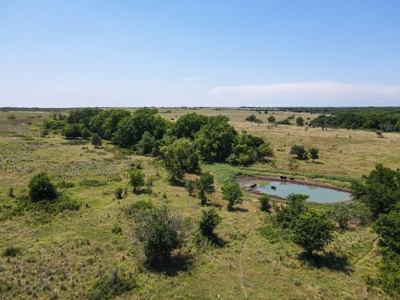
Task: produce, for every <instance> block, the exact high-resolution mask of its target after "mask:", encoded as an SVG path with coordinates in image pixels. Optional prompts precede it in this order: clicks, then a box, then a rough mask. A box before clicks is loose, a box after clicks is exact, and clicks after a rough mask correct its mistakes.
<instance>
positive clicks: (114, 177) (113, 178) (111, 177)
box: [107, 174, 122, 182]
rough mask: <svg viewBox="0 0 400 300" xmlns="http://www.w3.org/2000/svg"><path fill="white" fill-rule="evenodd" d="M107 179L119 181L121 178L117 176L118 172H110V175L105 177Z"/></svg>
mask: <svg viewBox="0 0 400 300" xmlns="http://www.w3.org/2000/svg"><path fill="white" fill-rule="evenodd" d="M107 179H108V180H109V181H113V182H121V181H122V178H121V177H120V176H119V174H111V175H110V176H108V177H107Z"/></svg>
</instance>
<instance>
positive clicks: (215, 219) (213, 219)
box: [199, 208, 222, 238]
mask: <svg viewBox="0 0 400 300" xmlns="http://www.w3.org/2000/svg"><path fill="white" fill-rule="evenodd" d="M202 213H203V214H202V216H201V219H200V222H199V229H200V232H201V234H202V235H203V236H206V237H208V238H212V237H213V236H214V229H215V228H216V227H217V226H218V225H219V224H220V223H221V220H222V218H221V217H220V216H219V215H218V211H217V210H216V209H215V208H211V209H209V210H203V211H202Z"/></svg>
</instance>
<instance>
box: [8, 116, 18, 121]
mask: <svg viewBox="0 0 400 300" xmlns="http://www.w3.org/2000/svg"><path fill="white" fill-rule="evenodd" d="M7 119H8V120H14V119H16V118H15V115H8V116H7Z"/></svg>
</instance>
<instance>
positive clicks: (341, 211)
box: [327, 202, 355, 228]
mask: <svg viewBox="0 0 400 300" xmlns="http://www.w3.org/2000/svg"><path fill="white" fill-rule="evenodd" d="M327 215H328V217H329V218H330V219H332V220H333V221H335V222H337V223H338V224H339V227H340V228H346V227H347V225H348V224H349V222H350V221H352V220H354V218H355V212H354V208H353V205H352V204H351V203H345V202H341V203H338V204H335V205H333V206H332V207H331V208H330V209H328V211H327Z"/></svg>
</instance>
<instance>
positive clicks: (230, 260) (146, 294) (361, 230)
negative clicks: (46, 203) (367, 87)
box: [0, 108, 400, 299]
mask: <svg viewBox="0 0 400 300" xmlns="http://www.w3.org/2000/svg"><path fill="white" fill-rule="evenodd" d="M131 111H134V109H132V110H131ZM191 112H196V113H198V114H204V115H207V116H211V115H213V116H216V115H219V114H223V115H226V116H228V117H229V118H230V124H231V125H232V126H234V128H235V129H236V130H237V131H238V132H239V133H240V132H244V131H246V132H247V133H249V134H252V135H254V136H258V137H262V138H263V139H264V140H265V141H266V142H268V143H269V144H270V146H271V147H272V149H273V151H274V156H273V157H271V158H268V159H267V160H266V161H263V162H259V163H256V164H254V165H252V166H249V167H243V166H235V167H233V166H228V165H226V164H217V163H215V164H206V163H203V164H202V165H201V168H202V170H203V171H210V172H211V173H212V174H214V176H215V180H216V182H215V183H216V184H215V185H216V192H215V193H213V194H211V195H209V196H207V197H208V198H209V201H208V203H207V205H206V206H204V207H203V206H201V205H200V200H199V198H197V197H193V196H190V195H189V194H188V192H187V190H186V189H185V188H184V187H181V186H174V185H171V184H170V182H169V181H168V174H167V172H166V170H165V168H164V165H163V161H162V160H158V159H156V158H152V157H149V156H139V155H135V154H132V152H130V151H126V150H124V149H119V148H117V147H115V146H114V145H113V144H111V143H109V142H104V143H103V146H102V147H100V148H95V147H94V146H92V145H91V144H90V142H89V141H85V140H66V139H64V138H63V137H62V136H61V135H59V134H55V133H50V134H49V135H47V136H46V137H41V135H40V125H41V123H42V122H43V120H44V119H46V118H50V115H51V113H47V112H34V113H33V112H11V111H10V112H1V113H0V237H1V239H0V252H1V256H0V299H27V298H38V299H85V298H90V297H94V296H93V287H94V286H95V285H96V283H97V282H99V280H101V279H102V278H103V277H104V276H108V275H109V274H112V273H113V272H114V270H116V269H118V270H119V273H120V274H122V275H121V276H124V277H125V278H131V279H132V281H133V282H134V285H133V286H132V288H131V289H129V290H127V291H126V292H124V293H123V294H120V295H117V296H116V298H117V299H212V298H217V297H220V298H223V299H246V298H248V299H389V298H390V297H389V296H388V295H387V294H386V293H384V292H383V291H382V290H381V289H380V288H379V287H378V286H375V285H368V284H367V283H368V278H375V277H376V276H377V273H378V263H379V261H380V259H381V257H380V252H379V249H378V248H377V238H378V235H377V234H376V233H374V232H373V231H372V229H371V228H370V227H369V226H350V228H349V229H348V230H336V231H335V232H334V240H333V242H332V243H331V244H329V245H328V246H327V248H326V249H325V251H324V252H320V253H319V255H320V256H319V258H320V259H319V260H317V261H314V262H309V261H306V260H303V259H301V253H302V249H301V248H300V247H299V246H297V245H296V244H294V243H293V242H291V240H290V235H291V233H290V231H289V230H286V229H282V228H276V227H274V226H273V223H274V220H273V217H272V216H271V214H269V213H265V212H262V211H260V209H259V202H258V195H255V194H251V193H249V192H246V191H244V197H243V198H244V201H243V203H242V204H238V205H235V208H234V210H233V211H227V209H226V205H227V201H226V200H223V199H222V194H221V187H222V185H223V184H224V183H227V182H230V181H233V180H234V178H235V176H236V175H238V174H246V175H249V176H252V175H262V176H279V175H282V174H287V175H290V176H293V177H295V178H296V179H299V180H300V179H301V180H303V181H310V182H317V183H318V182H319V183H326V184H331V185H336V186H340V187H349V186H350V184H351V182H352V181H353V180H358V179H359V178H360V177H361V176H362V175H363V174H369V172H370V171H372V170H373V169H374V168H375V164H377V163H381V164H383V165H385V166H386V167H389V168H392V169H395V168H397V167H400V165H399V163H400V153H399V152H398V151H397V149H399V147H400V133H385V134H384V138H378V137H377V135H376V134H375V133H374V132H372V131H361V130H346V129H337V130H333V129H331V128H328V129H327V130H321V128H311V127H310V128H308V129H307V130H305V128H306V127H305V126H296V125H281V124H279V125H277V127H275V126H269V127H268V126H267V125H268V122H267V118H268V117H269V116H270V115H271V114H272V112H273V111H269V112H268V114H264V112H263V111H262V112H261V113H260V114H258V113H256V116H257V117H258V118H260V119H261V120H262V121H263V123H262V124H259V125H258V124H257V123H252V122H246V121H245V118H246V117H248V116H249V115H251V114H254V113H255V112H254V111H246V110H237V109H223V110H215V109H198V110H191V109H179V108H160V109H159V114H160V115H161V116H162V117H163V118H165V119H167V120H170V119H172V118H173V119H174V120H173V121H172V122H175V121H176V119H177V118H178V119H179V118H180V117H181V116H182V115H184V114H187V113H191ZM11 114H13V115H14V116H15V119H12V118H11V119H10V118H8V116H9V115H11ZM39 114H40V115H41V117H40V118H37V117H35V118H32V117H31V116H38V115H39ZM273 115H274V116H275V117H276V119H277V121H279V120H284V119H286V118H287V117H288V116H291V115H293V113H291V112H283V111H274V114H273ZM295 115H296V117H298V116H302V117H303V118H304V120H305V121H307V120H308V118H310V119H313V118H315V117H316V115H315V114H308V113H296V114H295ZM293 123H294V124H295V122H294V121H293ZM295 144H298V145H304V146H305V148H306V149H309V148H312V147H315V148H318V149H319V159H317V160H316V161H315V162H314V163H313V162H311V161H310V160H296V159H294V158H293V155H291V154H289V152H290V149H291V147H292V146H293V145H295ZM137 165H140V166H141V169H142V171H143V173H144V174H145V178H146V179H147V178H151V179H152V185H151V191H150V193H134V192H132V186H130V185H129V173H128V172H129V168H130V166H137ZM42 171H45V172H47V173H48V174H49V176H50V178H51V180H52V182H53V183H54V184H55V185H57V184H61V183H62V182H69V183H72V185H73V186H71V187H69V188H64V189H62V188H58V190H60V191H62V192H63V193H65V194H67V195H69V197H71V198H72V199H75V200H77V201H78V202H79V203H81V207H80V209H79V210H77V211H75V210H64V211H61V212H59V213H48V212H45V211H40V210H15V208H16V207H17V206H18V201H20V200H19V199H20V198H19V197H21V196H22V195H25V194H27V193H28V183H29V181H30V179H31V178H32V176H33V175H34V174H36V173H39V172H42ZM198 177H199V175H198V174H186V175H185V178H186V179H192V180H194V179H196V178H198ZM88 182H89V183H90V182H92V183H93V182H95V184H88ZM59 186H62V185H59ZM117 188H122V189H124V190H126V192H127V193H126V195H124V196H123V198H122V199H117V198H116V195H115V190H116V189H117ZM10 189H12V193H10ZM11 194H12V195H11ZM140 200H144V201H150V202H152V203H153V204H154V205H155V206H162V205H168V206H169V207H170V208H171V210H172V211H173V212H176V213H180V214H181V216H182V219H183V220H184V226H185V240H184V244H183V247H182V248H181V249H180V250H176V251H174V252H173V254H172V262H171V263H170V264H169V265H167V266H165V267H163V268H162V269H158V270H154V269H152V268H149V267H148V266H147V265H146V264H145V263H144V261H145V257H144V254H143V251H142V245H141V243H140V242H139V240H138V239H137V237H136V236H135V220H133V219H132V218H130V217H129V216H128V215H127V213H126V211H127V209H128V208H129V207H130V206H131V205H132V204H133V203H137V202H138V201H140ZM276 201H277V202H279V200H276ZM282 203H284V201H282ZM307 206H308V207H310V208H314V209H316V210H317V211H326V210H327V209H328V208H329V207H330V205H327V204H323V205H322V204H313V203H309V204H307ZM210 207H215V208H217V210H218V213H219V215H220V216H221V217H222V222H221V224H220V225H219V226H218V227H217V228H216V230H215V232H216V234H217V235H218V236H219V237H220V238H221V239H222V240H223V242H224V243H223V244H224V245H223V246H222V247H216V246H211V245H204V246H201V247H199V246H197V245H196V243H195V242H194V241H193V238H192V236H194V235H195V232H196V230H197V227H198V222H199V219H200V218H201V215H202V211H203V210H206V209H209V208H210ZM272 215H273V214H272ZM116 228H117V230H116ZM118 228H119V229H118ZM271 228H272V229H271ZM10 248H13V249H18V251H17V252H18V253H17V254H16V255H15V256H14V255H5V254H4V255H3V253H6V251H7V249H10ZM94 298H95V297H94Z"/></svg>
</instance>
